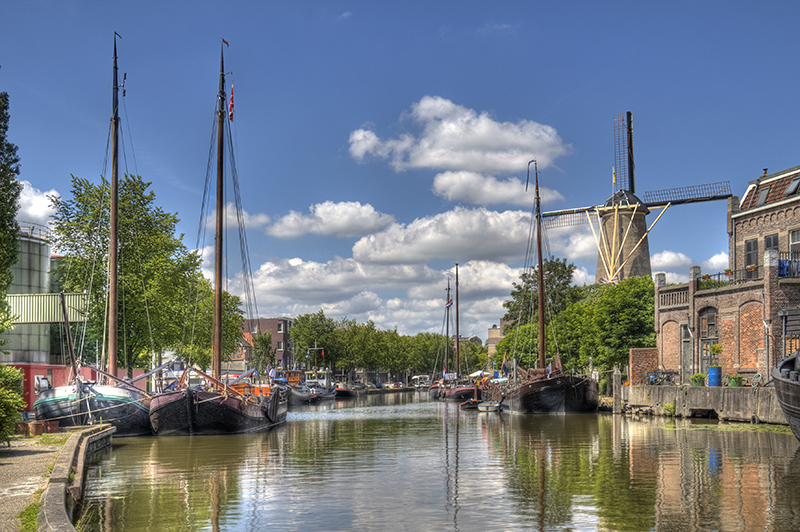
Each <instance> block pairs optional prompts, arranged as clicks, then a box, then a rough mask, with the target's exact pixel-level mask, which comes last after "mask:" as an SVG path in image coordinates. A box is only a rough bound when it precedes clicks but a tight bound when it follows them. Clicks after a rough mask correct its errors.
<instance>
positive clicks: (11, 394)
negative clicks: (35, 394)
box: [0, 366, 25, 442]
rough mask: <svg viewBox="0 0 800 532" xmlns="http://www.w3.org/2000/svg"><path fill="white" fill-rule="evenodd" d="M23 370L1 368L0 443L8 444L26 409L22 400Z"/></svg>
mask: <svg viewBox="0 0 800 532" xmlns="http://www.w3.org/2000/svg"><path fill="white" fill-rule="evenodd" d="M23 379H24V376H23V374H22V370H19V369H17V368H12V367H11V366H0V442H7V441H9V440H10V438H11V435H13V434H14V432H15V430H16V428H17V420H19V413H20V411H22V410H24V409H25V400H24V399H23V398H22V393H23V388H22V382H23Z"/></svg>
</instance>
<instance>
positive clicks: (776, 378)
mask: <svg viewBox="0 0 800 532" xmlns="http://www.w3.org/2000/svg"><path fill="white" fill-rule="evenodd" d="M797 356H798V352H795V353H794V354H792V355H790V356H788V357H786V358H784V359H783V360H781V361H780V362H778V365H777V366H775V367H774V368H772V370H771V373H772V381H773V382H774V383H775V395H776V396H777V397H778V404H780V405H781V410H783V416H784V417H785V418H786V422H787V423H788V424H789V427H790V428H791V429H792V433H793V434H794V437H795V438H797V439H798V440H800V377H798V376H800V367H798V359H797Z"/></svg>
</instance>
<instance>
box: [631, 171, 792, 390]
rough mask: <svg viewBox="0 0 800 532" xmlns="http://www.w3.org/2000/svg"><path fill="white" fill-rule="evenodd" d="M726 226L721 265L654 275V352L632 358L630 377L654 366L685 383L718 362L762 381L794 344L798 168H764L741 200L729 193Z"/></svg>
mask: <svg viewBox="0 0 800 532" xmlns="http://www.w3.org/2000/svg"><path fill="white" fill-rule="evenodd" d="M727 231H728V235H729V251H728V255H729V268H728V269H727V270H726V271H724V272H708V273H706V274H703V273H702V272H701V270H700V267H699V266H693V267H692V268H691V269H690V280H689V282H688V283H684V284H679V285H674V286H667V285H666V278H665V275H664V274H663V273H662V274H656V276H655V283H656V289H655V327H656V333H657V350H656V351H655V352H654V354H653V356H654V359H653V360H651V361H650V362H649V363H643V362H642V360H638V361H636V360H633V357H632V360H631V375H630V378H631V381H632V382H634V383H638V382H644V381H646V379H647V373H648V372H651V371H653V370H655V369H656V368H658V369H662V370H667V371H671V372H673V373H674V374H675V375H676V376H677V377H678V379H679V380H680V382H682V383H689V381H690V377H691V375H692V374H694V373H705V374H708V368H709V367H710V366H720V367H721V373H722V374H723V375H724V374H738V375H743V376H745V377H746V378H748V379H750V381H752V380H756V381H760V382H761V383H765V382H766V381H767V380H768V377H769V370H770V368H772V367H773V366H774V365H775V364H776V363H777V362H778V360H780V359H781V358H783V357H784V356H786V355H788V354H790V353H791V352H793V351H794V350H796V349H798V348H800V308H799V306H800V166H798V167H795V168H790V169H788V170H784V171H782V172H778V173H775V174H768V172H767V170H766V169H765V170H764V174H763V175H762V176H760V177H759V178H758V179H756V180H754V181H751V182H750V183H748V186H747V189H746V190H745V192H744V196H743V198H742V200H741V201H739V199H738V198H736V197H733V198H730V199H729V200H728V215H727ZM694 237H695V238H702V237H703V228H698V233H697V235H695V236H694ZM715 344H719V345H721V346H722V352H721V353H720V354H718V355H715V354H714V353H713V350H712V349H710V348H711V346H712V345H715ZM723 384H724V383H723Z"/></svg>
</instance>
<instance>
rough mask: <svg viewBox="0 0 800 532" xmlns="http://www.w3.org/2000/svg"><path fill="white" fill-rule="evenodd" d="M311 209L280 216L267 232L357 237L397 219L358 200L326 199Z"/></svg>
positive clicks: (285, 234)
mask: <svg viewBox="0 0 800 532" xmlns="http://www.w3.org/2000/svg"><path fill="white" fill-rule="evenodd" d="M308 210H309V214H302V213H299V212H297V211H291V212H290V213H289V214H287V215H286V216H282V217H281V218H278V219H277V220H276V221H275V223H274V224H273V225H272V226H270V227H268V228H267V234H269V235H272V236H276V237H280V238H294V237H298V236H301V235H304V234H307V233H313V234H318V235H336V236H342V237H355V236H362V235H366V234H370V233H374V232H376V231H380V230H381V229H383V228H384V227H386V226H387V225H389V224H390V223H392V222H394V217H393V216H391V215H389V214H384V213H381V212H378V211H376V210H375V208H374V207H373V206H372V205H369V204H367V205H362V204H361V203H359V202H357V201H348V202H339V203H334V202H332V201H326V202H324V203H319V204H317V205H312V206H311V207H309V208H308Z"/></svg>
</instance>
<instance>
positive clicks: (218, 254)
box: [211, 45, 225, 379]
mask: <svg viewBox="0 0 800 532" xmlns="http://www.w3.org/2000/svg"><path fill="white" fill-rule="evenodd" d="M223 51H224V49H223V48H222V45H220V52H219V94H218V95H217V99H218V100H219V108H218V109H217V233H216V245H215V249H214V259H215V260H214V339H213V344H214V346H213V349H214V357H213V360H212V362H211V376H212V377H214V378H215V379H219V378H220V376H221V375H222V232H223V230H224V226H223V214H224V212H223V207H224V203H223V189H224V187H223V169H224V167H223V163H224V161H223V157H224V155H225V59H224V55H223Z"/></svg>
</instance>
